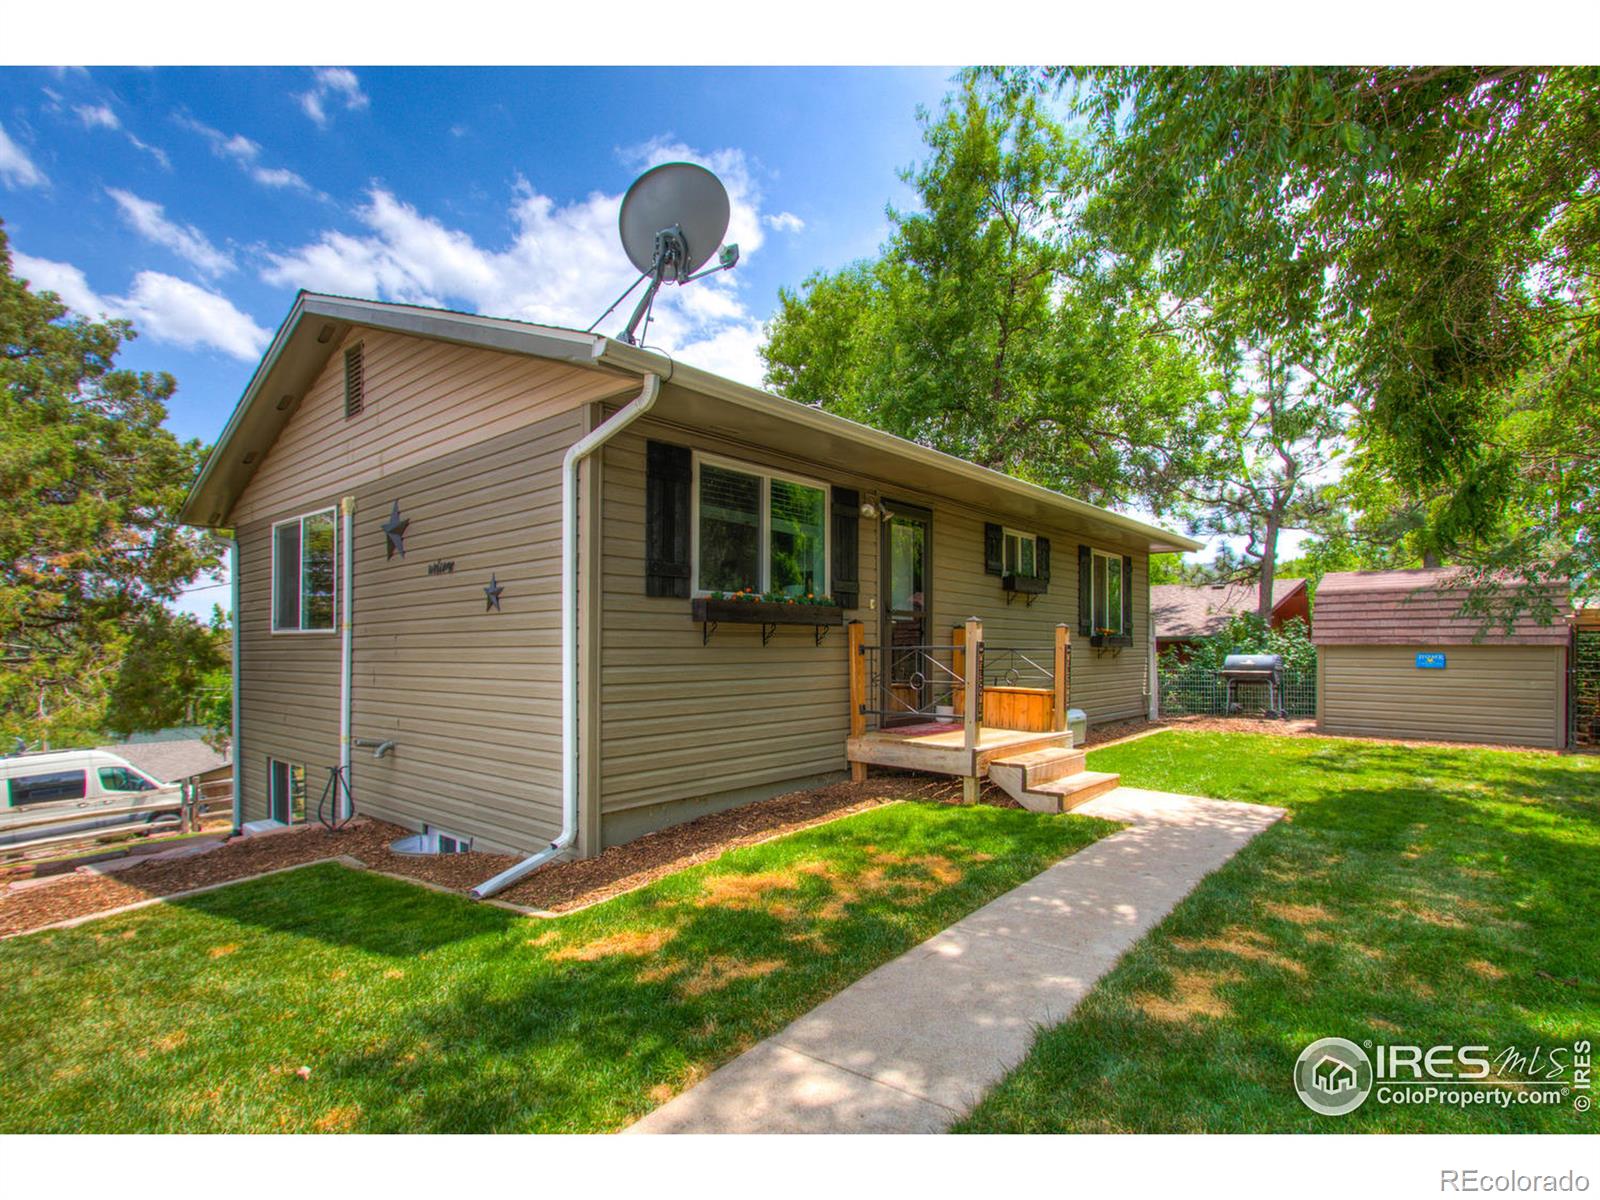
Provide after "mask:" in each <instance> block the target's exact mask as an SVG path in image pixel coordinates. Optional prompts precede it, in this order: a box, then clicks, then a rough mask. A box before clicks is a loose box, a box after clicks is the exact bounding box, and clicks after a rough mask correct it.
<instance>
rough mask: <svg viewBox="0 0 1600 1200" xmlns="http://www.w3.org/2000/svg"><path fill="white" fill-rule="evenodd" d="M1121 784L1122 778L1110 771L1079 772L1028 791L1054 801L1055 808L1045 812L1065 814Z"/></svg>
mask: <svg viewBox="0 0 1600 1200" xmlns="http://www.w3.org/2000/svg"><path fill="white" fill-rule="evenodd" d="M1121 783H1122V776H1121V775H1117V774H1115V773H1113V772H1110V771H1079V772H1078V773H1077V774H1076V775H1068V776H1066V777H1065V778H1063V779H1055V780H1052V781H1051V782H1049V783H1041V784H1040V785H1039V786H1038V787H1036V788H1030V789H1029V790H1030V792H1031V793H1032V794H1033V795H1035V796H1041V797H1043V796H1049V797H1053V798H1054V799H1055V801H1056V807H1054V808H1050V809H1047V810H1045V811H1048V812H1066V811H1067V810H1068V809H1072V808H1077V807H1078V805H1080V804H1087V803H1088V802H1089V801H1090V800H1093V799H1094V798H1095V797H1096V796H1103V795H1105V794H1106V793H1107V792H1109V791H1110V790H1111V789H1112V788H1114V787H1117V786H1118V785H1120V784H1121ZM1030 807H1031V806H1030ZM1036 811H1037V810H1036Z"/></svg>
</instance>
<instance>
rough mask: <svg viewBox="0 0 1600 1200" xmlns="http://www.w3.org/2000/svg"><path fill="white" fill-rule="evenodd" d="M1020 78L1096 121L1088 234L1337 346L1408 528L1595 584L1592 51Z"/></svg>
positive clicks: (1599, 246)
mask: <svg viewBox="0 0 1600 1200" xmlns="http://www.w3.org/2000/svg"><path fill="white" fill-rule="evenodd" d="M1005 77H1006V78H1008V79H1010V81H1011V82H1012V83H1013V85H1015V83H1016V77H1015V76H1012V75H1008V76H1005ZM1037 82H1038V83H1039V84H1040V89H1039V90H1040V92H1041V93H1042V94H1045V95H1054V94H1057V93H1058V92H1059V91H1060V90H1068V91H1070V92H1071V93H1072V96H1073V103H1074V106H1075V108H1076V111H1077V112H1078V113H1079V115H1080V116H1082V117H1083V118H1084V119H1085V120H1086V121H1087V122H1088V123H1089V125H1090V128H1091V130H1092V136H1091V139H1090V143H1089V144H1090V151H1091V156H1092V160H1093V162H1094V170H1095V174H1096V176H1097V178H1098V180H1099V183H1098V186H1097V187H1096V189H1095V192H1094V195H1093V197H1092V198H1091V199H1090V200H1089V202H1088V203H1087V204H1086V205H1085V207H1084V210H1083V214H1082V219H1083V222H1084V225H1085V228H1086V229H1087V230H1089V231H1090V233H1091V234H1092V235H1093V236H1094V237H1096V238H1098V239H1101V240H1103V241H1104V243H1105V244H1106V245H1107V246H1109V247H1112V248H1113V249H1114V251H1115V253H1116V254H1117V255H1118V257H1119V258H1120V259H1121V260H1123V261H1125V262H1127V263H1129V264H1132V265H1134V266H1135V267H1137V268H1138V269H1141V270H1143V269H1148V270H1150V271H1151V272H1153V273H1154V275H1155V278H1156V279H1157V281H1158V287H1159V289H1160V291H1161V292H1162V293H1163V294H1165V295H1168V296H1170V297H1173V298H1174V299H1175V301H1177V302H1180V303H1187V304H1190V305H1193V306H1195V308H1196V309H1198V310H1200V311H1202V312H1203V313H1204V315H1205V318H1206V320H1207V321H1208V322H1209V323H1211V324H1213V325H1215V326H1218V327H1221V328H1223V329H1225V330H1226V331H1227V334H1228V336H1230V337H1235V338H1241V339H1243V340H1244V341H1246V342H1249V341H1252V340H1258V339H1261V338H1264V337H1270V336H1276V335H1278V334H1279V333H1281V332H1282V331H1285V330H1289V331H1301V332H1304V333H1307V334H1311V335H1315V336H1317V337H1319V338H1321V339H1322V340H1323V341H1324V342H1325V343H1326V344H1327V345H1328V346H1330V347H1332V348H1333V349H1334V351H1335V353H1334V356H1333V359H1332V367H1333V369H1334V370H1335V371H1336V373H1337V375H1338V384H1339V386H1340V387H1341V388H1344V389H1347V390H1348V393H1349V395H1350V396H1351V398H1352V401H1353V404H1354V406H1355V410H1356V412H1357V414H1358V417H1359V421H1358V424H1357V426H1356V429H1355V440H1356V443H1357V445H1358V446H1359V448H1360V449H1361V451H1362V453H1363V470H1364V471H1365V472H1366V473H1367V475H1368V477H1369V483H1368V484H1366V485H1364V486H1366V487H1368V488H1369V489H1371V488H1375V489H1377V490H1378V491H1380V492H1382V491H1387V492H1388V493H1390V495H1391V498H1392V500H1393V503H1392V504H1389V505H1388V506H1387V508H1388V510H1389V512H1391V513H1399V514H1403V515H1405V516H1406V518H1407V519H1420V520H1422V521H1423V522H1425V526H1426V528H1425V529H1424V530H1422V532H1420V534H1419V535H1418V538H1417V541H1418V542H1419V544H1422V543H1425V544H1426V547H1427V548H1428V550H1429V552H1430V553H1434V554H1439V555H1441V556H1442V557H1444V558H1447V559H1448V560H1450V561H1452V562H1456V563H1463V564H1467V565H1469V566H1472V567H1475V568H1477V569H1478V571H1479V573H1480V575H1481V577H1482V578H1483V579H1484V580H1486V581H1487V580H1489V579H1491V578H1493V577H1494V576H1495V574H1496V573H1497V572H1501V571H1504V570H1508V569H1509V570H1512V571H1515V572H1518V573H1520V574H1521V575H1522V576H1523V577H1524V578H1526V579H1528V580H1530V581H1545V580H1550V581H1556V582H1559V583H1561V584H1563V585H1566V584H1569V583H1570V585H1571V586H1572V587H1573V589H1574V590H1575V591H1577V592H1579V593H1580V594H1588V595H1594V594H1596V593H1597V592H1600V505H1596V504H1595V503H1594V495H1595V479H1596V473H1595V466H1596V464H1595V449H1594V448H1595V446H1596V444H1597V441H1596V426H1595V420H1596V418H1595V412H1596V409H1597V403H1596V397H1597V394H1600V393H1597V391H1596V386H1595V385H1596V382H1597V380H1596V368H1595V362H1596V355H1597V351H1600V291H1597V282H1600V69H1597V68H1593V67H1573V68H1555V67H1472V66H1463V67H1382V68H1371V67H1361V68H1352V67H1293V68H1290V67H1283V68H1279V67H1241V68H1228V67H1204V68H1198V67H1197V68H1177V67H1151V68H1145V67H1139V68H1108V69H1097V70H1087V71H1077V72H1074V71H1068V70H1065V69H1062V70H1056V71H1048V72H1045V73H1043V75H1042V76H1041V77H1039V78H1038V80H1037ZM1518 594H1521V593H1513V595H1518Z"/></svg>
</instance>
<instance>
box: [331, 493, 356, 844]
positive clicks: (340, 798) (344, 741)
mask: <svg viewBox="0 0 1600 1200" xmlns="http://www.w3.org/2000/svg"><path fill="white" fill-rule="evenodd" d="M339 512H340V515H341V516H342V517H343V518H344V521H343V524H344V528H343V530H342V531H341V533H340V539H339V541H340V545H341V547H342V548H343V558H342V560H341V562H342V565H343V567H344V578H343V580H341V581H340V584H339V606H340V614H339V628H340V630H341V636H340V647H339V653H340V658H339V774H340V775H341V776H342V777H343V778H344V786H345V788H346V791H345V792H343V793H340V792H337V791H336V792H335V793H334V797H333V810H334V814H335V816H336V818H337V819H338V820H341V821H345V820H348V819H349V818H350V794H349V790H348V789H349V788H350V787H351V782H350V703H351V695H350V673H351V670H350V669H351V663H352V660H353V659H354V657H355V643H354V639H353V637H352V629H351V625H350V612H351V599H352V597H351V594H350V593H351V585H352V583H353V582H354V581H355V574H356V555H355V520H356V498H355V497H354V496H346V497H344V498H343V499H342V500H340V501H339Z"/></svg>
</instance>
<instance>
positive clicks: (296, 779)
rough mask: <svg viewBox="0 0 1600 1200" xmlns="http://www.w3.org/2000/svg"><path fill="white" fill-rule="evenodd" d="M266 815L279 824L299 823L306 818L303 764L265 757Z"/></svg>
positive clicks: (304, 770) (304, 771)
mask: <svg viewBox="0 0 1600 1200" xmlns="http://www.w3.org/2000/svg"><path fill="white" fill-rule="evenodd" d="M267 816H268V818H270V819H271V820H274V821H277V822H278V823H279V824H281V825H299V824H300V823H301V822H303V821H304V820H305V819H306V769H305V767H304V766H302V765H301V764H299V763H292V762H284V761H283V760H282V759H278V758H269V759H267Z"/></svg>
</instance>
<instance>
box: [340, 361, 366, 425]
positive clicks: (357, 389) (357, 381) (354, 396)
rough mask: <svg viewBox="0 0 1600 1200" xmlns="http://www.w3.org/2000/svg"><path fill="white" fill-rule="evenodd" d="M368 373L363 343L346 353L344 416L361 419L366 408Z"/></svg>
mask: <svg viewBox="0 0 1600 1200" xmlns="http://www.w3.org/2000/svg"><path fill="white" fill-rule="evenodd" d="M366 399H367V371H366V361H365V357H364V355H363V353H362V348H361V343H360V342H357V343H356V344H355V345H354V346H351V347H350V349H348V350H346V351H345V352H344V415H345V418H346V419H347V420H348V419H349V418H350V417H359V416H360V415H361V410H362V409H363V408H364V407H365V406H366Z"/></svg>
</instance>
